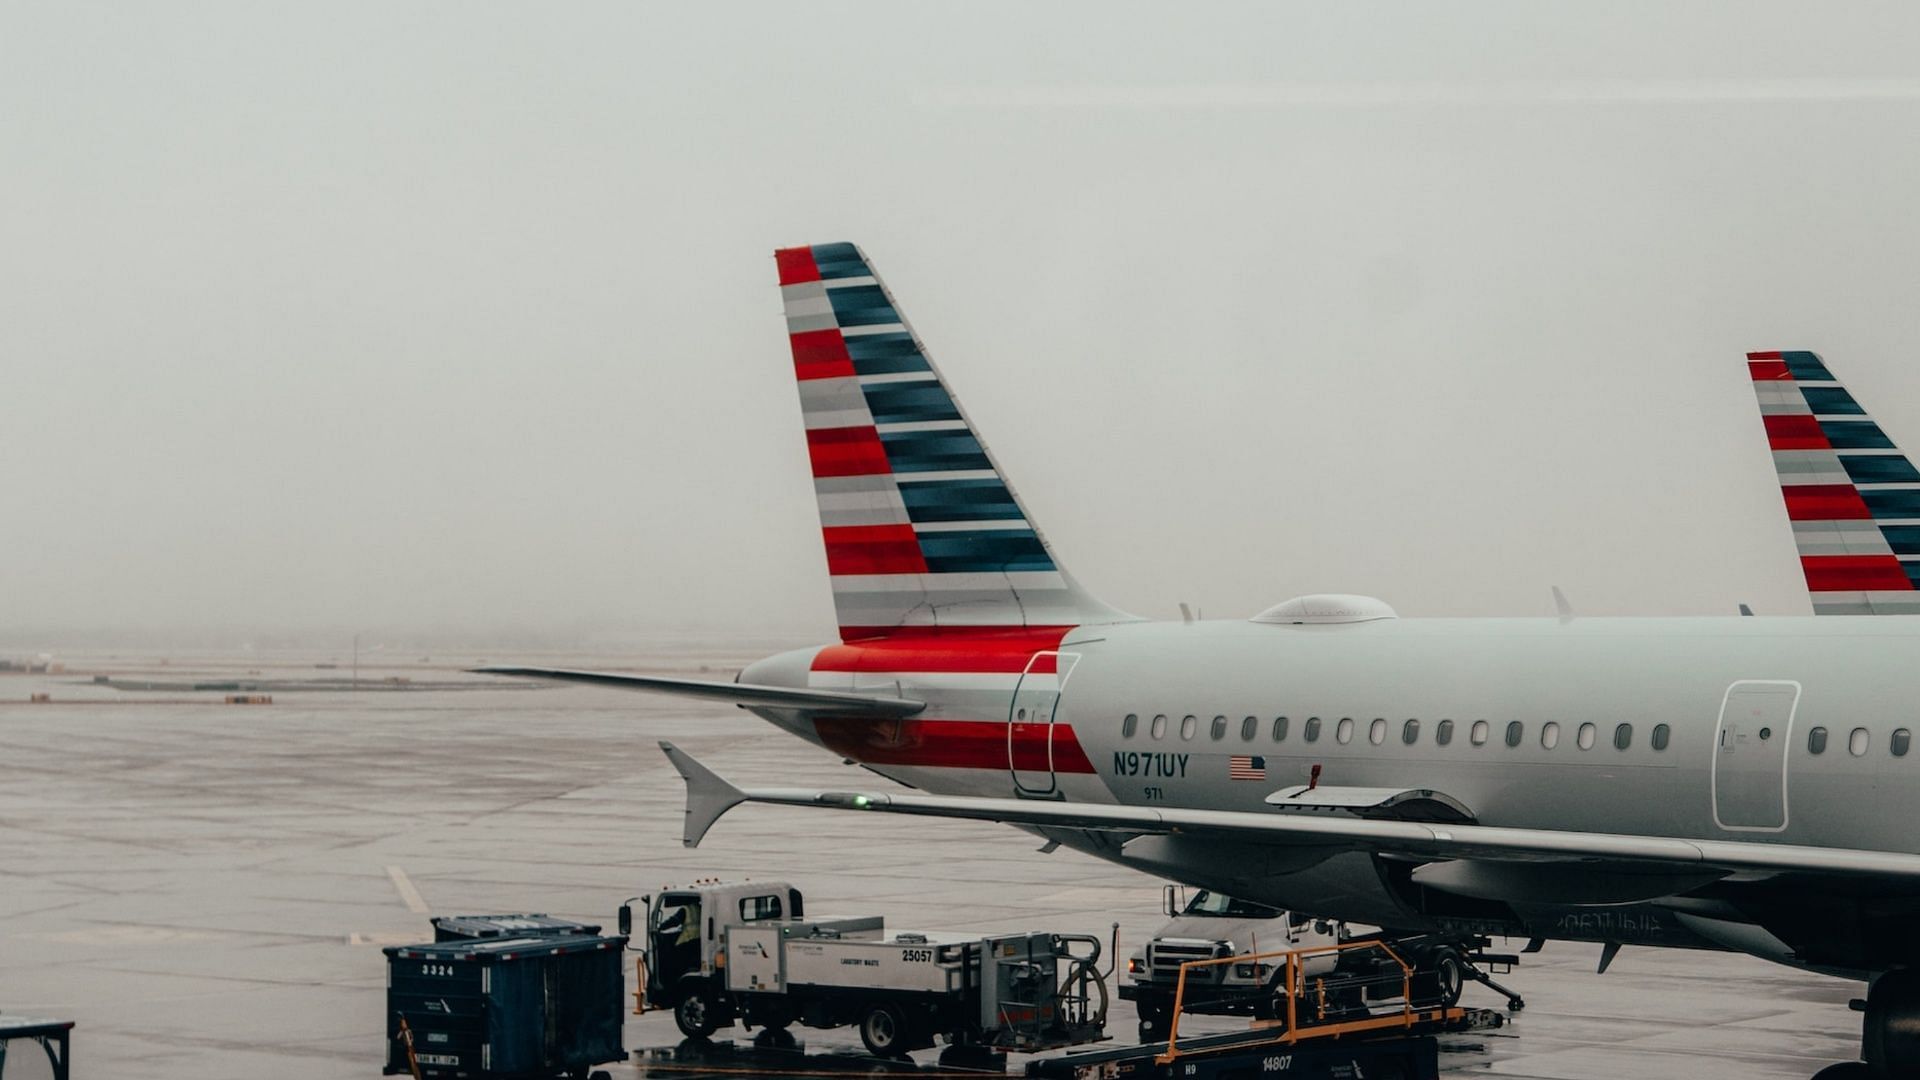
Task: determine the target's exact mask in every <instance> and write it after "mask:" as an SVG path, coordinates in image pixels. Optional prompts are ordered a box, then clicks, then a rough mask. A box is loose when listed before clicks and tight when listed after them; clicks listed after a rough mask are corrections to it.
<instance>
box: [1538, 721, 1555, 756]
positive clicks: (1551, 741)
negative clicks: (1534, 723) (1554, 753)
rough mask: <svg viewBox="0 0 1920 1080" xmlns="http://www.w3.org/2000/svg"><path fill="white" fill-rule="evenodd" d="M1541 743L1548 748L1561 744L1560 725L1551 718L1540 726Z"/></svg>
mask: <svg viewBox="0 0 1920 1080" xmlns="http://www.w3.org/2000/svg"><path fill="white" fill-rule="evenodd" d="M1540 745H1541V746H1543V747H1545V748H1547V749H1548V750H1551V749H1553V748H1554V747H1556V746H1559V745H1560V725H1559V724H1556V723H1554V722H1553V721H1551V720H1549V721H1547V722H1546V723H1545V724H1543V725H1541V727H1540Z"/></svg>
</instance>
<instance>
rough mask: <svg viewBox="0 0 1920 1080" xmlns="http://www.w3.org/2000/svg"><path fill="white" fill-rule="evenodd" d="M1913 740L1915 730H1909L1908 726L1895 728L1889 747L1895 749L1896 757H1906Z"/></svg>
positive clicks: (1894, 754)
mask: <svg viewBox="0 0 1920 1080" xmlns="http://www.w3.org/2000/svg"><path fill="white" fill-rule="evenodd" d="M1912 742H1913V732H1911V731H1908V730H1907V729H1906V728H1895V729H1894V732H1893V740H1892V741H1891V742H1889V743H1888V744H1887V749H1889V750H1891V751H1893V756H1894V757H1906V756H1907V747H1908V746H1909V745H1911V744H1912Z"/></svg>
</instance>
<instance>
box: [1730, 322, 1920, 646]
mask: <svg viewBox="0 0 1920 1080" xmlns="http://www.w3.org/2000/svg"><path fill="white" fill-rule="evenodd" d="M1747 371H1748V374H1749V375H1750V376H1751V377H1752V379H1753V391H1754V393H1755V395H1757V396H1758V398H1759V403H1760V419H1761V421H1762V422H1763V423H1765V424H1766V429H1767V446H1768V447H1769V448H1770V449H1771V450H1772V451H1773V466H1774V469H1775V470H1776V471H1777V472H1778V473H1779V474H1780V494H1781V497H1782V498H1783V499H1784V500H1785V502H1786V506H1787V517H1788V518H1789V519H1791V521H1792V523H1793V540H1794V543H1795V544H1796V545H1797V546H1798V547H1799V549H1800V569H1801V572H1802V573H1804V574H1805V575H1806V578H1807V591H1808V593H1809V594H1810V595H1811V596H1812V598H1813V612H1814V614H1816V615H1916V614H1920V470H1916V469H1915V468H1914V467H1913V463H1912V462H1910V461H1908V460H1907V457H1906V455H1905V454H1902V453H1901V452H1900V449H1899V447H1897V446H1895V445H1894V443H1893V440H1892V439H1891V438H1888V437H1887V433H1886V432H1885V431H1882V430H1881V429H1880V425H1879V424H1876V423H1874V421H1873V417H1871V416H1868V415H1867V410H1866V409H1864V408H1862V407H1861V406H1860V403H1859V402H1857V401H1855V400H1854V399H1853V395H1852V394H1849V393H1847V389H1846V387H1844V386H1842V385H1840V381H1839V380H1837V379H1835V378H1834V377H1833V373H1832V372H1831V371H1828V370H1827V366H1826V364H1824V363H1822V362H1821V360H1820V358H1819V357H1818V356H1815V355H1814V354H1813V353H1810V352H1806V351H1803V350H1787V351H1783V352H1753V353H1748V354H1747Z"/></svg>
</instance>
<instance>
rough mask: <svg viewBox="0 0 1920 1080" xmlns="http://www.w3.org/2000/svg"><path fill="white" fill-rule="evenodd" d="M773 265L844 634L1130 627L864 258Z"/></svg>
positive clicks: (845, 248)
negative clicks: (984, 437)
mask: <svg viewBox="0 0 1920 1080" xmlns="http://www.w3.org/2000/svg"><path fill="white" fill-rule="evenodd" d="M774 260H775V262H776V263H777V265H778V267H779V271H780V292H781V295H782V298H783V299H784V301H785V304H786V318H787V335H788V341H789V344H790V345H791V347H792V350H793V366H794V374H795V376H796V377H797V378H798V380H799V384H800V410H801V414H802V416H803V418H804V420H805V422H806V429H807V453H808V456H809V457H810V458H811V459H812V463H813V477H814V480H813V485H814V493H815V495H816V497H817V498H818V500H819V506H820V525H821V530H822V532H823V533H824V534H825V538H826V547H827V572H828V574H829V575H830V576H831V577H832V580H833V600H834V605H835V607H836V608H837V612H838V616H839V623H840V636H841V640H843V641H856V640H863V639H869V638H876V637H885V636H889V635H894V634H899V633H904V632H916V631H922V630H924V629H925V628H934V627H938V628H949V627H979V628H987V627H992V628H1000V629H1007V630H1013V629H1018V628H1023V627H1024V628H1028V629H1035V628H1042V627H1047V628H1052V627H1058V628H1061V629H1065V628H1067V627H1070V626H1076V625H1080V624H1083V623H1090V622H1113V621H1117V620H1121V619H1125V618H1127V616H1125V615H1124V614H1122V613H1120V612H1118V611H1115V610H1114V609H1113V608H1110V607H1108V606H1107V605H1105V604H1103V603H1101V602H1099V601H1098V600H1095V599H1093V598H1092V597H1091V596H1089V595H1088V594H1087V593H1086V592H1085V591H1083V590H1082V589H1081V588H1080V587H1079V585H1077V584H1076V583H1075V582H1074V580H1073V579H1072V577H1070V576H1069V575H1068V574H1067V572H1066V570H1065V568H1064V567H1062V566H1061V564H1060V561H1059V559H1057V558H1056V557H1055V556H1054V553H1053V550H1052V548H1051V547H1049V546H1048V544H1047V542H1046V540H1045V538H1044V537H1042V536H1041V534H1040V530H1039V527H1038V526H1037V525H1036V524H1035V523H1034V521H1033V518H1032V517H1031V516H1029V515H1028V514H1027V511H1026V508H1025V507H1024V506H1022V505H1021V503H1020V499H1019V497H1018V496H1017V495H1015V494H1014V492H1013V488H1012V486H1011V485H1010V484H1008V483H1007V479H1006V477H1005V475H1004V474H1003V473H1002V472H1001V471H1000V467H999V466H998V465H997V464H996V463H995V462H994V460H993V455H992V453H991V452H990V451H989V450H988V449H987V447H986V444H985V443H984V442H982V441H981V440H980V437H979V436H978V434H976V433H975V431H974V427H973V425H972V424H971V423H970V422H969V421H968V420H967V416H966V413H965V412H964V411H963V410H962V409H961V408H960V403H959V402H958V400H956V399H955V397H954V395H953V394H952V392H951V391H950V390H948V388H947V383H946V380H945V379H943V378H941V376H940V372H939V370H938V369H937V368H935V367H934V366H933V361H932V360H931V359H930V358H929V357H928V356H927V351H926V349H925V348H924V347H922V345H921V344H920V339H919V338H918V337H917V336H915V334H914V332H913V328H912V327H911V326H909V325H908V324H907V321H906V317H905V316H904V315H902V314H901V313H900V308H899V305H898V304H896V303H895V302H894V299H893V294H892V293H890V292H888V291H887V287H886V286H885V285H883V284H881V282H880V279H879V277H878V276H877V275H875V274H874V272H873V267H872V264H871V263H869V262H868V261H867V258H866V256H865V255H864V254H862V253H861V251H860V249H859V248H857V247H855V246H854V245H852V244H844V243H842V244H814V245H812V246H810V247H796V248H785V249H782V250H779V251H776V252H774Z"/></svg>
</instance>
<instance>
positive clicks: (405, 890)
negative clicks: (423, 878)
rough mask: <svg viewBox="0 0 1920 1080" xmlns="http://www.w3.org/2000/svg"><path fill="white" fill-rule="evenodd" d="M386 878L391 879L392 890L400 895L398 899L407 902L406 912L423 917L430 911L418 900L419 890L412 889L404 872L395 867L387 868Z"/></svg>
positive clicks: (422, 901)
mask: <svg viewBox="0 0 1920 1080" xmlns="http://www.w3.org/2000/svg"><path fill="white" fill-rule="evenodd" d="M387 876H388V877H390V878H392V879H393V887H394V890H395V891H397V892H398V893H399V894H400V899H402V900H404V901H406V902H407V910H408V911H411V912H413V913H414V914H415V915H425V914H426V913H427V912H428V911H430V910H432V909H430V908H428V907H427V902H426V901H425V900H422V899H420V890H419V889H416V888H414V887H413V882H412V881H411V880H410V879H408V877H407V872H406V871H405V870H402V869H400V868H399V867H397V866H389V867H387Z"/></svg>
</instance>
